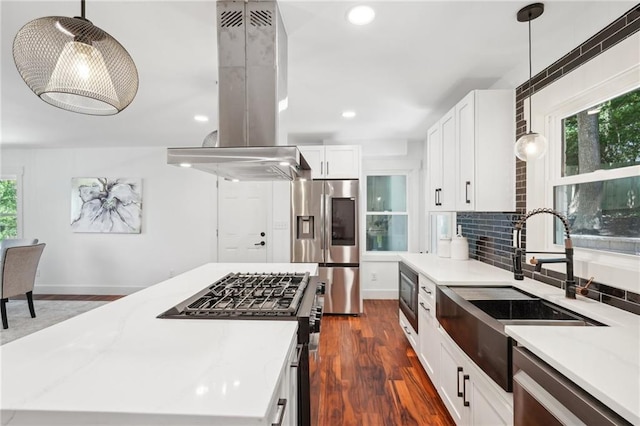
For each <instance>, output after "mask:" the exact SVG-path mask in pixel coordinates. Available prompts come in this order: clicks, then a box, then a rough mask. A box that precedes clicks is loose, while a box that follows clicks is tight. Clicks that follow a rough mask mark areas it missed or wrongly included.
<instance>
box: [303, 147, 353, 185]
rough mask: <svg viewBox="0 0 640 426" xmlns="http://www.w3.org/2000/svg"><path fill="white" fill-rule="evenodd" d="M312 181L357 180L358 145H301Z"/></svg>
mask: <svg viewBox="0 0 640 426" xmlns="http://www.w3.org/2000/svg"><path fill="white" fill-rule="evenodd" d="M298 149H299V150H300V152H301V153H302V155H303V156H304V158H305V160H307V163H309V167H311V178H312V179H359V178H360V146H359V145H301V146H298Z"/></svg>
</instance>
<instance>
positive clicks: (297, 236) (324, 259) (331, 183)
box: [291, 180, 362, 315]
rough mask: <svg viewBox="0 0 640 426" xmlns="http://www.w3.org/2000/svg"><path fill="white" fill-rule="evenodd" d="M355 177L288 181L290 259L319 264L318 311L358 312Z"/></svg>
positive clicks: (356, 198)
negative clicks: (321, 303)
mask: <svg viewBox="0 0 640 426" xmlns="http://www.w3.org/2000/svg"><path fill="white" fill-rule="evenodd" d="M358 204H359V201H358V180H307V181H294V182H292V183H291V230H292V231H291V261H292V262H311V263H318V264H319V269H320V272H319V275H320V278H321V279H322V281H324V282H325V283H326V287H325V292H326V293H325V296H324V313H326V314H355V315H357V314H360V313H362V296H361V294H360V249H359V241H358V229H359V225H358V210H359V209H358Z"/></svg>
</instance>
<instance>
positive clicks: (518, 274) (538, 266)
mask: <svg viewBox="0 0 640 426" xmlns="http://www.w3.org/2000/svg"><path fill="white" fill-rule="evenodd" d="M540 213H548V214H552V215H554V216H555V217H557V218H558V219H560V220H561V221H562V224H563V225H564V232H565V240H564V253H562V252H551V251H525V250H524V249H523V248H521V247H520V231H522V227H523V226H524V224H525V222H526V221H527V219H529V218H530V217H531V216H534V215H537V214H540ZM515 230H516V237H515V238H516V248H515V250H514V253H513V278H514V279H516V280H523V279H524V273H523V271H522V256H524V255H525V253H535V254H543V253H544V254H564V255H565V257H563V258H554V259H536V258H535V257H532V258H531V260H530V263H531V264H532V265H535V271H536V272H540V271H541V270H542V265H543V264H545V263H565V264H566V265H567V279H566V281H565V293H564V294H565V297H567V298H569V299H575V298H576V281H575V279H574V276H573V244H572V242H571V236H570V235H569V221H568V220H567V218H566V217H565V216H563V215H562V214H560V213H558V212H557V211H555V210H553V209H549V208H541V209H535V210H531V211H530V212H529V213H527V214H526V215H525V216H524V217H523V218H522V219H520V221H518V223H516V224H515Z"/></svg>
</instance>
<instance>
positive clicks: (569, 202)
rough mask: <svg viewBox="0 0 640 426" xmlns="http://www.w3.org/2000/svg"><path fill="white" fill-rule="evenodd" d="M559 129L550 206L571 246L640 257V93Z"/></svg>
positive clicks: (587, 112) (572, 119)
mask: <svg viewBox="0 0 640 426" xmlns="http://www.w3.org/2000/svg"><path fill="white" fill-rule="evenodd" d="M562 129H563V149H562V153H563V162H562V173H561V178H560V179H559V181H558V182H557V183H558V184H557V185H555V186H554V204H555V208H556V209H557V210H559V211H561V212H563V213H564V214H566V216H567V218H568V219H569V222H570V225H571V237H572V240H573V242H574V246H576V247H585V248H591V249H597V250H606V251H613V252H618V253H626V254H635V255H640V234H639V231H638V230H639V229H640V177H639V175H640V173H639V170H640V168H639V167H638V166H639V165H640V89H636V90H633V91H631V92H628V93H625V94H623V95H620V96H618V97H616V98H613V99H610V100H608V101H606V102H603V103H601V104H599V105H594V106H592V107H590V108H587V109H584V110H583V111H580V112H578V113H577V114H575V115H572V116H570V117H566V118H565V119H564V120H563V121H562ZM561 235H562V230H561V229H560V228H559V226H558V224H556V242H558V241H562V236H561Z"/></svg>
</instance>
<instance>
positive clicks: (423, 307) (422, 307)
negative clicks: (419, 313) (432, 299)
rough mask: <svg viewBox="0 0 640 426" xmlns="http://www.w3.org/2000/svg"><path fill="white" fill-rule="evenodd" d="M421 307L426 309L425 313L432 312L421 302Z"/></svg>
mask: <svg viewBox="0 0 640 426" xmlns="http://www.w3.org/2000/svg"><path fill="white" fill-rule="evenodd" d="M420 306H422V309H424V310H425V311H427V312H431V309H429V308H427V307H426V306H424V303H422V302H420Z"/></svg>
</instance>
